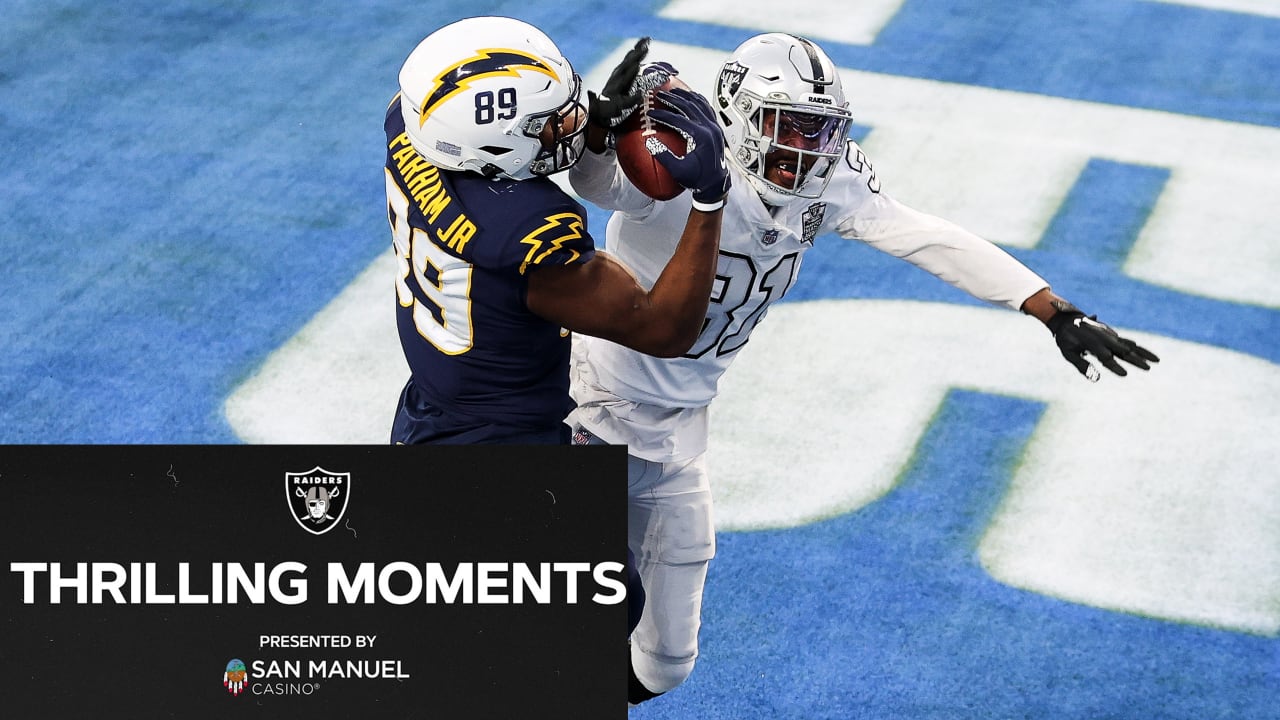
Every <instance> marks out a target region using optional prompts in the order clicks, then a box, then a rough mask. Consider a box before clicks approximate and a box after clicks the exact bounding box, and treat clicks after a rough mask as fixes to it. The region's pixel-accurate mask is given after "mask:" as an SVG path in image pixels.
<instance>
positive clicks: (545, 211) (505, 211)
mask: <svg viewBox="0 0 1280 720" xmlns="http://www.w3.org/2000/svg"><path fill="white" fill-rule="evenodd" d="M385 128H386V131H387V164H386V181H387V209H388V219H389V220H390V222H391V229H392V236H393V242H394V248H395V252H396V256H397V259H398V262H399V267H398V271H397V273H396V296H397V297H396V299H397V305H398V308H397V324H398V325H399V330H400V344H401V346H402V347H403V349H404V354H405V358H406V359H407V360H408V363H409V369H410V370H411V371H412V379H411V380H410V383H411V384H412V385H414V386H415V387H414V390H415V392H414V393H411V395H412V396H413V397H414V398H417V400H418V402H419V408H418V410H419V411H422V409H423V408H422V407H421V406H422V405H425V406H427V410H428V411H429V413H428V414H429V415H431V416H432V418H433V419H432V420H431V428H429V429H428V431H426V432H424V433H418V434H416V435H415V434H412V433H410V434H408V435H406V437H409V438H410V439H409V440H403V439H402V440H401V441H405V442H409V441H426V442H430V441H432V438H433V437H448V436H450V435H457V434H460V433H461V434H463V435H464V436H467V437H471V436H472V435H466V433H467V432H468V431H471V430H474V429H475V428H477V427H483V426H486V425H497V426H503V427H505V428H512V429H516V430H519V429H531V430H546V429H555V428H557V426H559V424H560V422H561V420H562V419H563V418H564V416H565V415H566V414H568V412H569V410H570V409H571V408H572V401H571V400H570V398H569V369H568V368H569V343H570V339H569V333H568V332H567V331H565V330H562V329H561V327H560V326H559V325H556V324H553V323H550V322H547V321H546V320H543V319H542V318H540V317H538V316H537V315H534V314H533V313H532V312H530V311H529V308H528V307H527V306H526V305H525V293H526V289H527V287H528V278H529V274H530V273H532V272H537V268H538V267H539V266H547V265H565V264H571V263H582V262H586V261H587V260H589V259H590V258H591V257H592V256H593V255H594V254H595V244H594V243H593V242H592V239H591V236H590V235H589V234H588V233H587V224H586V212H585V210H584V209H583V207H582V205H581V204H580V203H578V202H577V201H575V200H574V199H573V198H571V197H569V195H567V194H566V193H565V192H564V191H563V190H561V189H560V188H559V187H558V186H557V185H556V184H555V183H553V182H551V181H550V180H547V179H546V178H535V179H531V180H521V181H518V182H517V181H513V180H488V179H485V178H483V177H481V176H480V175H478V174H475V173H468V172H452V171H447V170H440V169H439V168H437V167H435V166H434V165H432V164H430V163H429V162H427V161H426V159H424V158H423V157H422V156H421V155H419V154H418V153H417V152H416V151H415V150H414V149H413V147H412V146H411V145H410V144H409V139H408V137H407V136H406V135H405V132H404V119H403V117H402V116H401V114H400V102H399V100H398V99H397V100H396V101H394V102H392V103H391V106H390V108H388V110H387V117H386V122H385ZM404 416H405V409H404V407H403V400H402V407H401V418H399V419H398V421H397V424H400V420H402V419H404Z"/></svg>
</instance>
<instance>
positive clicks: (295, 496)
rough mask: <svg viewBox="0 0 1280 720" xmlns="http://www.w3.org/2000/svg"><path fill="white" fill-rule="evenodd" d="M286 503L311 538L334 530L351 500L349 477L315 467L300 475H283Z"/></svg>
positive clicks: (345, 474)
mask: <svg viewBox="0 0 1280 720" xmlns="http://www.w3.org/2000/svg"><path fill="white" fill-rule="evenodd" d="M284 491H285V500H287V501H288V503H289V512H290V513H291V514H292V515H293V519H294V520H296V521H297V523H298V525H299V526H300V527H301V528H302V529H303V530H306V531H307V532H309V533H311V534H312V535H323V534H325V533H327V532H329V531H330V530H332V529H333V528H334V526H336V525H337V524H338V521H340V520H341V519H342V515H343V513H345V512H346V511H347V505H349V504H350V499H351V473H337V472H330V471H328V470H325V469H324V468H322V467H320V466H319V465H317V466H316V467H314V468H312V469H310V470H308V471H306V472H301V473H291V472H287V473H285V474H284Z"/></svg>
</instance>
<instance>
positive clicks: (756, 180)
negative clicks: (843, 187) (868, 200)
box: [716, 33, 852, 205]
mask: <svg viewBox="0 0 1280 720" xmlns="http://www.w3.org/2000/svg"><path fill="white" fill-rule="evenodd" d="M716 104H717V105H718V107H717V109H718V110H719V112H718V113H717V116H718V118H719V120H720V125H721V126H722V127H723V128H724V138H725V143H726V144H727V145H728V146H729V157H730V159H731V160H732V161H733V162H734V163H736V164H737V165H738V167H739V168H740V169H742V170H743V172H744V173H746V176H747V180H748V181H749V182H750V183H751V185H752V187H754V188H755V190H756V192H758V193H759V194H760V197H761V199H762V200H764V201H765V202H766V203H768V204H770V205H781V204H783V203H785V202H787V200H789V199H790V198H792V197H804V198H816V197H819V196H821V195H822V192H823V190H825V189H826V188H827V183H828V182H830V181H831V172H830V171H831V168H832V165H833V164H834V163H835V162H836V160H837V159H838V158H839V157H840V155H841V153H842V152H843V151H844V141H845V138H846V136H847V134H848V131H849V120H850V118H851V117H852V113H850V112H849V103H848V101H846V100H845V97H844V90H843V89H842V88H841V86H840V74H839V73H838V72H837V71H836V66H835V64H834V63H832V62H831V58H829V57H827V54H826V53H825V52H823V51H822V48H820V47H818V46H817V45H815V44H814V43H812V42H810V41H809V40H806V39H804V38H801V37H797V36H795V35H787V34H784V33H768V34H765V35H757V36H755V37H753V38H751V39H750V40H747V41H746V42H744V43H743V44H742V45H739V46H738V49H737V50H735V51H734V52H733V55H731V56H730V57H729V60H728V61H727V62H726V63H725V64H724V67H723V68H721V70H720V77H719V78H717V80H716ZM771 153H772V154H771ZM771 168H772V170H773V171H772V172H770V169H771ZM766 175H770V176H771V177H772V179H770V177H766Z"/></svg>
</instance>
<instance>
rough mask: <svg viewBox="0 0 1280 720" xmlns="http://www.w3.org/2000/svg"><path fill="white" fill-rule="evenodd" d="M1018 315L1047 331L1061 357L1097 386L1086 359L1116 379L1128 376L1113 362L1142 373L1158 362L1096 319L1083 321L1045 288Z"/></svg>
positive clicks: (1095, 372) (1080, 314) (1093, 369)
mask: <svg viewBox="0 0 1280 720" xmlns="http://www.w3.org/2000/svg"><path fill="white" fill-rule="evenodd" d="M1022 311H1023V312H1025V313H1027V314H1028V315H1034V316H1035V317H1037V318H1038V319H1039V320H1040V321H1041V322H1043V323H1044V324H1045V326H1046V327H1048V328H1049V331H1050V332H1051V333H1053V339H1054V340H1055V341H1056V342H1057V343H1058V349H1059V350H1060V351H1061V352H1062V357H1064V358H1066V360H1067V362H1069V363H1071V364H1072V365H1074V366H1075V368H1076V369H1077V370H1079V371H1080V374H1081V375H1084V376H1085V377H1086V378H1088V379H1089V380H1090V381H1092V382H1097V381H1098V378H1099V377H1100V376H1101V373H1099V372H1098V369H1097V368H1096V367H1095V366H1094V365H1093V363H1091V362H1089V358H1088V356H1090V355H1092V356H1093V357H1094V358H1095V359H1097V360H1098V362H1099V363H1101V364H1102V365H1103V367H1105V368H1107V369H1108V370H1110V371H1111V372H1113V373H1115V374H1116V375H1120V376H1124V375H1128V374H1129V373H1128V372H1127V371H1126V370H1125V369H1124V366H1123V365H1121V364H1120V363H1118V362H1116V360H1117V359H1119V360H1123V361H1125V362H1127V363H1129V364H1130V365H1133V366H1134V367H1137V368H1141V369H1143V370H1149V369H1151V365H1150V363H1157V362H1160V358H1158V357H1156V355H1155V353H1153V352H1151V351H1150V350H1147V349H1146V348H1144V347H1142V346H1141V345H1138V344H1137V343H1136V342H1134V341H1132V340H1129V339H1128V338H1123V337H1120V335H1119V334H1118V333H1117V332H1116V331H1115V330H1112V329H1111V327H1110V326H1108V325H1106V324H1105V323H1102V322H1099V321H1098V316H1097V315H1090V316H1087V317H1086V316H1085V314H1084V312H1082V311H1081V310H1080V309H1079V308H1077V307H1076V306H1074V305H1072V304H1071V303H1070V302H1068V301H1067V300H1065V299H1063V298H1061V297H1058V296H1057V295H1055V294H1053V292H1052V291H1050V290H1049V289H1048V288H1045V289H1043V290H1041V291H1040V292H1038V293H1036V294H1035V295H1032V296H1031V297H1029V298H1027V300H1026V302H1024V303H1023V304H1022Z"/></svg>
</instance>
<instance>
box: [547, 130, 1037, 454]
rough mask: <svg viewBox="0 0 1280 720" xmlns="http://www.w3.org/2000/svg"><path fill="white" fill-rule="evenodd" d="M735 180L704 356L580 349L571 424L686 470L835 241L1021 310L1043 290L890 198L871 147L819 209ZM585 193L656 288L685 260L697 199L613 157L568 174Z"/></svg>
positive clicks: (701, 341)
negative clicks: (762, 341) (777, 313)
mask: <svg viewBox="0 0 1280 720" xmlns="http://www.w3.org/2000/svg"><path fill="white" fill-rule="evenodd" d="M728 165H729V167H730V172H732V173H733V183H732V187H731V188H730V190H729V196H728V198H726V201H725V210H724V219H723V225H722V228H721V234H720V259H719V262H718V264H717V268H716V279H715V284H714V286H713V288H712V291H711V304H710V305H709V307H708V309H707V319H706V321H705V323H704V324H703V330H702V333H701V335H699V337H698V340H697V342H695V343H694V346H693V348H692V349H690V350H689V352H688V353H687V354H686V355H685V356H684V357H680V358H673V359H663V358H656V357H652V356H649V355H645V354H643V353H639V352H636V351H634V350H631V349H628V348H626V347H623V346H621V345H618V344H615V343H612V342H609V341H607V340H601V339H599V338H593V337H578V338H576V339H575V343H574V345H575V348H574V367H573V372H572V382H573V388H572V393H573V396H574V400H575V401H576V402H577V403H578V405H579V407H578V409H577V410H575V411H574V413H573V414H572V415H571V416H570V422H576V423H580V424H582V425H583V426H584V427H586V428H587V429H588V430H590V431H592V432H593V433H595V434H596V435H597V436H599V437H600V438H601V439H603V440H605V441H607V442H610V443H615V444H626V445H628V446H630V451H631V454H633V455H636V456H637V457H641V458H644V459H646V460H652V461H655V462H674V461H678V460H685V459H688V458H691V457H695V456H697V455H699V454H701V453H702V452H705V450H706V444H707V417H706V407H707V405H708V404H710V402H711V401H712V399H714V398H715V396H716V392H717V387H718V384H719V380H720V376H721V375H722V374H724V372H725V370H727V369H728V368H729V363H731V362H732V361H733V358H734V357H735V356H736V355H737V353H738V351H739V350H740V349H741V348H742V347H743V346H744V345H745V344H746V343H747V340H748V338H749V337H750V335H751V332H752V331H753V330H754V329H755V328H756V326H757V325H758V324H759V323H760V321H761V320H763V319H764V317H765V315H766V314H767V313H768V310H769V306H770V304H772V303H773V302H776V301H777V300H779V299H781V298H782V297H784V296H785V295H786V294H787V291H789V290H790V289H791V287H792V286H793V285H794V284H795V281H796V277H797V274H798V273H799V272H800V264H801V260H802V259H803V257H804V253H805V252H806V251H807V250H808V249H809V248H811V247H813V242H814V239H815V238H817V237H818V236H821V235H825V234H828V233H835V234H838V235H840V236H841V237H845V238H849V239H851V240H858V241H861V242H864V243H866V244H868V245H871V246H872V247H875V248H877V249H879V250H882V251H884V252H887V253H889V254H891V255H894V256H896V257H899V258H902V259H904V260H906V261H908V262H910V263H912V264H914V265H916V266H918V267H920V268H922V269H924V270H926V271H928V272H930V273H932V274H933V275H935V276H937V277H938V278H940V279H942V280H944V281H946V282H948V283H950V284H951V285H954V286H955V287H957V288H960V289H961V290H964V291H966V292H968V293H969V294H971V295H973V296H974V297H977V298H979V299H982V300H986V301H988V302H991V303H995V304H999V305H1005V306H1008V307H1010V308H1013V309H1015V310H1016V309H1018V308H1020V307H1021V305H1022V303H1023V301H1025V300H1026V299H1027V298H1028V297H1030V296H1031V295H1033V294H1035V293H1036V292H1037V291H1039V290H1040V289H1042V288H1045V287H1048V283H1046V282H1045V281H1044V280H1043V279H1041V278H1040V277H1039V276H1038V275H1036V274H1035V273H1034V272H1032V271H1031V270H1029V269H1027V267H1026V266H1024V265H1022V264H1021V263H1020V262H1018V261H1017V260H1015V259H1014V258H1013V257H1012V256H1010V255H1009V254H1008V253H1006V252H1005V251H1004V250H1001V249H1000V248H999V247H997V246H995V245H993V244H992V243H990V242H988V241H986V240H984V239H982V238H980V237H978V236H977V235H974V234H973V233H970V232H968V231H967V230H964V229H963V228H961V227H959V226H957V225H955V224H954V223H951V222H948V221H946V220H943V219H941V218H938V217H934V216H932V215H928V214H925V213H922V212H919V211H917V210H913V209H911V208H909V207H907V206H905V205H903V204H901V203H899V202H897V201H896V200H894V199H893V198H891V197H889V196H888V195H886V194H885V193H883V192H881V191H880V186H879V181H878V180H877V179H876V176H875V173H874V171H873V170H872V168H871V165H870V163H869V162H868V161H867V159H866V156H865V155H864V154H863V152H862V149H861V148H859V147H858V145H857V144H856V143H854V142H853V141H849V142H848V145H847V147H846V150H845V158H844V160H843V161H840V162H837V163H836V164H835V167H834V169H833V170H832V172H833V173H834V175H833V177H832V178H831V182H830V184H829V185H828V186H827V189H826V191H825V192H824V193H823V194H822V197H820V198H818V199H806V198H794V199H792V200H791V201H790V202H789V203H787V204H786V205H783V206H780V207H774V208H771V207H769V206H768V205H765V204H764V203H763V202H762V201H761V200H760V197H759V195H757V194H756V192H755V190H753V189H752V186H751V184H750V183H749V182H748V181H747V179H746V177H745V176H743V175H742V173H741V171H739V170H738V169H737V168H736V166H734V165H733V164H732V163H729V164H728ZM569 181H570V183H571V184H572V185H573V188H574V190H575V191H576V192H577V193H578V194H579V195H581V196H582V197H583V198H585V199H586V200H589V201H590V202H592V203H594V204H596V205H598V206H600V207H602V208H605V209H609V210H615V211H616V212H614V213H613V215H612V216H611V217H610V219H609V225H608V228H607V230H606V234H605V248H606V250H607V251H608V252H609V253H610V254H612V255H613V256H615V257H617V258H618V259H619V260H621V261H622V262H623V263H624V264H625V265H626V266H627V267H629V268H631V270H632V271H634V273H635V274H636V276H637V277H638V278H639V281H640V284H641V285H643V286H645V287H646V288H650V287H652V286H653V283H654V282H655V281H657V279H658V275H659V274H660V273H661V272H662V269H663V268H664V267H666V264H667V261H668V260H670V258H671V256H672V254H673V253H674V252H675V248H676V245H677V243H678V242H679V240H680V236H681V234H682V233H683V230H684V226H685V222H686V220H687V219H688V216H689V209H690V205H691V202H692V201H691V198H690V195H689V193H687V192H686V193H681V194H680V195H679V196H677V197H676V198H674V199H672V200H669V201H666V202H658V201H654V200H652V199H651V198H649V197H647V196H645V195H644V194H642V193H641V192H640V191H639V190H637V189H636V188H635V186H634V185H632V184H631V183H630V182H629V181H628V180H627V179H626V176H625V175H623V173H622V171H621V169H620V168H619V167H618V165H617V163H616V156H615V154H614V153H612V152H606V153H604V154H600V155H597V154H594V153H590V152H588V153H584V157H583V158H582V160H580V161H579V162H578V164H577V165H575V166H574V168H573V169H572V170H570V171H569Z"/></svg>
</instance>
